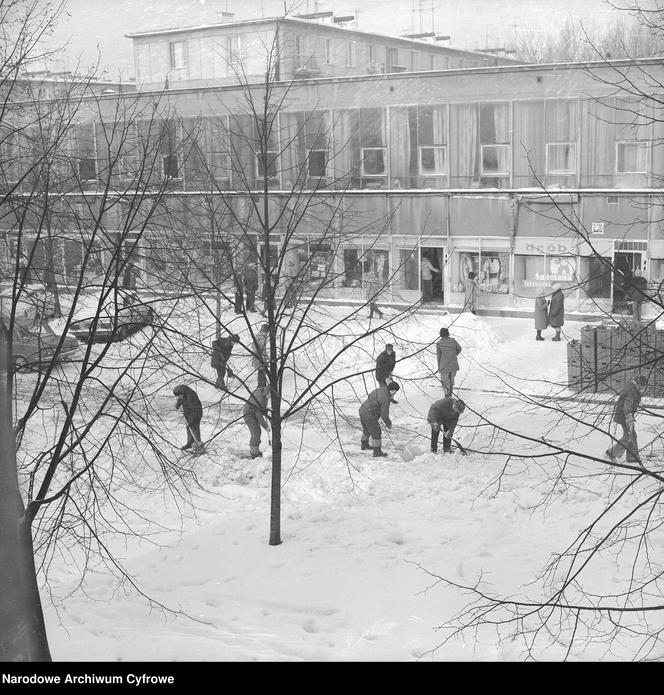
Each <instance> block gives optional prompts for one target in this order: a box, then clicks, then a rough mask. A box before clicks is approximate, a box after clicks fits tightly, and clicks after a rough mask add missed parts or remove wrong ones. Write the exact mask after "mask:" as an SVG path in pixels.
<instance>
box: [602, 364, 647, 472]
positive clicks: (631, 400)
mask: <svg viewBox="0 0 664 695" xmlns="http://www.w3.org/2000/svg"><path fill="white" fill-rule="evenodd" d="M647 383H648V380H647V378H646V377H645V376H638V377H637V378H636V379H635V380H632V381H630V382H628V384H627V385H626V386H625V388H624V389H623V390H622V391H621V393H620V395H619V396H618V398H617V399H616V403H615V406H614V409H613V422H615V423H617V424H619V425H620V426H621V427H622V437H621V438H620V440H619V441H617V442H616V443H615V444H614V445H613V446H612V447H610V448H609V449H607V450H606V452H605V455H606V457H607V458H608V459H609V460H610V461H611V462H612V463H616V462H617V461H618V460H619V459H620V458H621V457H622V455H623V454H624V453H625V452H627V463H639V464H640V463H641V458H640V457H639V443H638V440H637V438H636V429H635V427H634V416H635V415H636V411H637V409H638V407H639V403H640V402H641V394H642V393H643V390H644V389H645V387H646V384H647Z"/></svg>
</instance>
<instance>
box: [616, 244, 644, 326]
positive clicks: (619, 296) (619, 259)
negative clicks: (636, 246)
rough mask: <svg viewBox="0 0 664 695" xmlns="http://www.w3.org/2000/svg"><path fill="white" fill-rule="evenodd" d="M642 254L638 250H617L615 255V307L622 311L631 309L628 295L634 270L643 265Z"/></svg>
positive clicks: (617, 310)
mask: <svg viewBox="0 0 664 695" xmlns="http://www.w3.org/2000/svg"><path fill="white" fill-rule="evenodd" d="M641 261H642V254H641V253H639V252H638V251H616V253H615V254H614V256H613V281H612V288H611V289H612V292H613V308H612V311H614V312H618V313H622V312H627V311H629V309H630V307H629V304H628V303H627V299H626V295H627V292H628V290H629V287H630V285H631V282H632V277H633V275H634V271H635V270H636V269H637V268H640V267H641Z"/></svg>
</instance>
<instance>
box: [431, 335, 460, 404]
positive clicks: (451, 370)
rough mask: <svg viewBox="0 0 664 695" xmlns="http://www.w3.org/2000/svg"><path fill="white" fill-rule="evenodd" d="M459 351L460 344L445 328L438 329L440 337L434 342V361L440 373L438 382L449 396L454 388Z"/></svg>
mask: <svg viewBox="0 0 664 695" xmlns="http://www.w3.org/2000/svg"><path fill="white" fill-rule="evenodd" d="M460 352H461V345H459V343H457V341H456V340H455V339H454V338H452V336H451V335H450V332H449V330H448V329H447V328H441V329H440V338H439V340H438V342H437V343H436V363H437V365H438V373H439V374H440V383H441V384H442V387H443V389H444V391H445V395H446V396H448V397H450V396H451V395H452V391H453V390H454V379H455V377H456V373H457V372H458V371H459V361H458V359H457V355H458V354H459V353H460Z"/></svg>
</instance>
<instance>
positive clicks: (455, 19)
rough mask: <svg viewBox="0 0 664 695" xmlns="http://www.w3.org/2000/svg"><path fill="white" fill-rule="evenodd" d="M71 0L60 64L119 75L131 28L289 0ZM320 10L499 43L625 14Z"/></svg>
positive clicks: (550, 1)
mask: <svg viewBox="0 0 664 695" xmlns="http://www.w3.org/2000/svg"><path fill="white" fill-rule="evenodd" d="M286 2H287V5H288V7H289V8H293V9H294V12H296V13H303V12H306V11H307V10H308V11H309V12H313V11H314V10H315V8H316V2H315V1H314V0H308V1H307V0H295V1H294V0H286ZM617 2H620V0H617ZM66 5H67V15H66V16H64V17H63V19H62V21H61V23H60V26H59V27H58V30H57V32H56V35H55V37H54V40H55V41H57V45H59V46H61V45H64V44H67V47H66V49H65V50H64V51H63V52H62V60H61V62H60V65H58V66H56V68H55V69H73V68H74V67H75V66H76V63H77V61H78V57H79V56H80V57H81V66H82V67H84V68H85V67H87V66H88V65H90V64H93V63H95V62H96V61H97V56H98V54H99V53H100V54H101V64H102V65H104V66H106V67H108V69H109V76H111V77H115V76H116V75H117V71H118V69H120V70H122V71H123V72H124V73H125V74H126V73H127V72H128V71H129V74H133V68H132V64H133V54H132V46H131V41H130V40H129V39H127V38H125V34H126V33H130V32H133V31H140V30H144V29H158V28H166V27H176V26H193V25H197V24H203V23H209V21H210V18H211V17H212V18H213V17H215V15H216V12H217V11H218V10H219V11H223V10H228V11H230V12H233V13H234V15H235V19H248V18H253V17H260V16H261V15H264V16H275V15H277V14H280V13H282V12H283V7H284V0H66ZM432 7H433V13H432V11H431V10H432ZM318 9H319V10H320V11H322V10H333V11H334V13H335V14H336V15H342V14H354V13H355V11H356V10H357V12H358V27H359V28H360V29H362V30H365V31H375V32H378V33H384V34H392V35H394V34H396V35H398V34H404V33H410V32H411V31H412V30H413V29H414V30H415V31H420V29H422V30H424V31H431V29H432V27H433V29H434V30H435V31H436V32H438V33H440V34H445V35H451V37H452V41H451V45H452V46H456V47H458V48H486V47H487V43H488V44H489V45H490V47H492V48H493V47H495V46H502V45H505V43H506V42H511V41H513V39H514V36H515V34H519V33H523V32H526V31H540V32H548V31H552V30H554V29H555V27H556V26H559V25H560V23H561V22H563V21H564V20H565V19H566V18H567V17H572V18H574V19H577V20H579V21H582V22H584V23H586V24H588V23H590V24H594V25H597V24H604V23H606V22H607V21H611V18H612V17H616V16H619V15H620V13H619V12H618V11H616V10H614V9H612V8H611V7H610V5H608V3H607V2H606V1H605V0H319V2H318ZM420 9H421V10H422V11H420ZM413 10H415V11H413Z"/></svg>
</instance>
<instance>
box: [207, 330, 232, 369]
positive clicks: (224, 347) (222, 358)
mask: <svg viewBox="0 0 664 695" xmlns="http://www.w3.org/2000/svg"><path fill="white" fill-rule="evenodd" d="M232 351H233V340H232V339H231V337H230V336H228V337H227V338H220V339H219V340H213V341H212V357H211V358H210V366H211V367H212V368H213V369H219V368H221V367H225V366H226V363H227V362H228V358H229V357H230V356H231V352H232Z"/></svg>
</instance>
